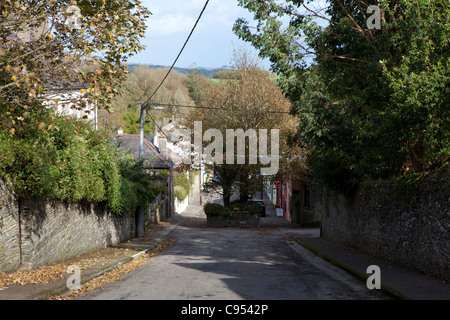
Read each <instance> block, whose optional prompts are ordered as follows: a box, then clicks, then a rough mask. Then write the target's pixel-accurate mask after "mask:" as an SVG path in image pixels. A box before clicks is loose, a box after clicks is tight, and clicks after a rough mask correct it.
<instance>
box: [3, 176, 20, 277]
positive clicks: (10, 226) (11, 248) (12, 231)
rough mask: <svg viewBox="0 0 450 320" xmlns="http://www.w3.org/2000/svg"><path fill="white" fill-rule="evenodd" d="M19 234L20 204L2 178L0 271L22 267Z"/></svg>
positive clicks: (9, 270) (10, 270)
mask: <svg viewBox="0 0 450 320" xmlns="http://www.w3.org/2000/svg"><path fill="white" fill-rule="evenodd" d="M19 236H20V233H19V204H18V202H17V199H16V198H15V196H14V194H13V192H11V191H10V190H9V188H8V186H7V184H6V183H5V182H4V181H3V180H1V179H0V272H2V271H3V272H12V271H14V270H17V269H18V268H19V267H20V244H19Z"/></svg>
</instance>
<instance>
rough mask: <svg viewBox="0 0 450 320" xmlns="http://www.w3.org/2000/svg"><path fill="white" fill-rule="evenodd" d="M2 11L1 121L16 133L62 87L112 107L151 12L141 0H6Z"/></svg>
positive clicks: (78, 102) (74, 102) (78, 103)
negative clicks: (129, 60)
mask: <svg viewBox="0 0 450 320" xmlns="http://www.w3.org/2000/svg"><path fill="white" fill-rule="evenodd" d="M0 11H1V17H0V97H1V99H0V111H1V112H2V114H3V115H6V116H7V117H2V119H1V121H2V123H1V124H2V127H3V128H6V129H8V131H10V132H11V133H14V132H15V129H16V128H17V127H20V126H21V124H25V123H26V122H27V121H29V120H30V119H31V117H32V115H33V113H36V112H38V111H39V108H41V106H42V103H43V101H44V100H46V99H47V100H48V97H49V95H50V94H52V93H54V92H57V91H61V90H72V89H76V90H78V92H79V93H80V94H82V97H83V99H80V98H79V96H80V95H74V96H73V99H72V101H70V103H71V104H72V105H73V107H74V108H82V107H83V106H84V105H85V104H86V103H89V102H90V101H93V100H94V99H95V100H96V101H97V102H98V105H99V106H100V107H105V108H109V107H110V106H111V102H112V99H113V97H114V95H115V94H116V93H117V90H118V86H119V85H120V84H121V83H122V82H123V81H124V80H125V75H126V67H125V65H124V63H125V62H126V61H127V59H128V58H129V57H130V56H132V55H134V54H135V53H137V52H138V51H140V50H141V49H142V48H143V46H142V45H141V44H140V43H139V40H140V38H141V37H143V36H144V32H145V30H146V26H145V19H146V18H147V17H148V16H149V15H150V12H149V11H148V10H147V9H146V8H145V7H143V6H142V5H141V1H139V0H131V1H130V0H118V1H106V0H103V1H91V0H79V1H71V0H47V1H39V0H33V1H29V0H26V1H25V0H15V1H13V0H3V1H1V3H0ZM89 65H95V66H96V67H95V68H85V70H84V71H81V68H82V67H85V66H89ZM6 119H7V120H6Z"/></svg>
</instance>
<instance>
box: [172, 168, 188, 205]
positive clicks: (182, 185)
mask: <svg viewBox="0 0 450 320" xmlns="http://www.w3.org/2000/svg"><path fill="white" fill-rule="evenodd" d="M173 184H174V187H175V197H176V198H177V199H178V200H179V201H183V200H184V199H186V197H187V196H188V195H189V192H190V190H191V186H190V184H189V179H188V175H187V173H186V172H179V173H176V174H175V177H174V181H173ZM177 187H178V188H177ZM181 189H183V190H184V191H181ZM176 190H178V191H176Z"/></svg>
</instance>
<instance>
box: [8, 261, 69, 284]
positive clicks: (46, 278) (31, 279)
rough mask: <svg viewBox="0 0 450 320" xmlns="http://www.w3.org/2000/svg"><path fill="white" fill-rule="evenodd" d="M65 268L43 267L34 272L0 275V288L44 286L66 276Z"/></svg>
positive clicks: (24, 271)
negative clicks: (29, 285) (15, 285)
mask: <svg viewBox="0 0 450 320" xmlns="http://www.w3.org/2000/svg"><path fill="white" fill-rule="evenodd" d="M66 270H67V266H65V265H63V266H61V265H55V266H44V267H40V268H38V269H34V270H21V271H17V272H14V273H0V287H2V286H10V285H14V284H17V285H21V286H24V285H27V284H39V283H41V284H46V283H49V282H51V281H54V280H57V279H61V278H63V277H64V276H65V275H66Z"/></svg>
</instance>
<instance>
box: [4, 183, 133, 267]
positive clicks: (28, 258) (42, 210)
mask: <svg viewBox="0 0 450 320" xmlns="http://www.w3.org/2000/svg"><path fill="white" fill-rule="evenodd" d="M135 230H136V225H135V217H134V213H133V214H128V213H124V214H122V215H117V214H113V213H110V212H108V211H107V210H105V209H104V208H102V207H100V206H98V205H94V204H67V203H62V202H59V201H43V200H41V201H40V200H34V199H20V200H18V199H16V198H15V196H14V194H13V193H12V192H11V191H9V190H8V188H7V187H6V184H5V183H4V182H3V181H2V180H1V179H0V272H13V271H16V270H17V269H19V268H21V267H22V268H34V267H38V266H41V265H44V264H46V263H50V262H55V261H59V260H64V259H67V258H71V257H74V256H77V255H81V254H84V253H88V252H90V251H94V250H97V249H100V248H104V247H106V246H110V245H114V244H117V243H120V242H124V241H127V240H129V239H130V238H131V237H133V236H134V235H135Z"/></svg>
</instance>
